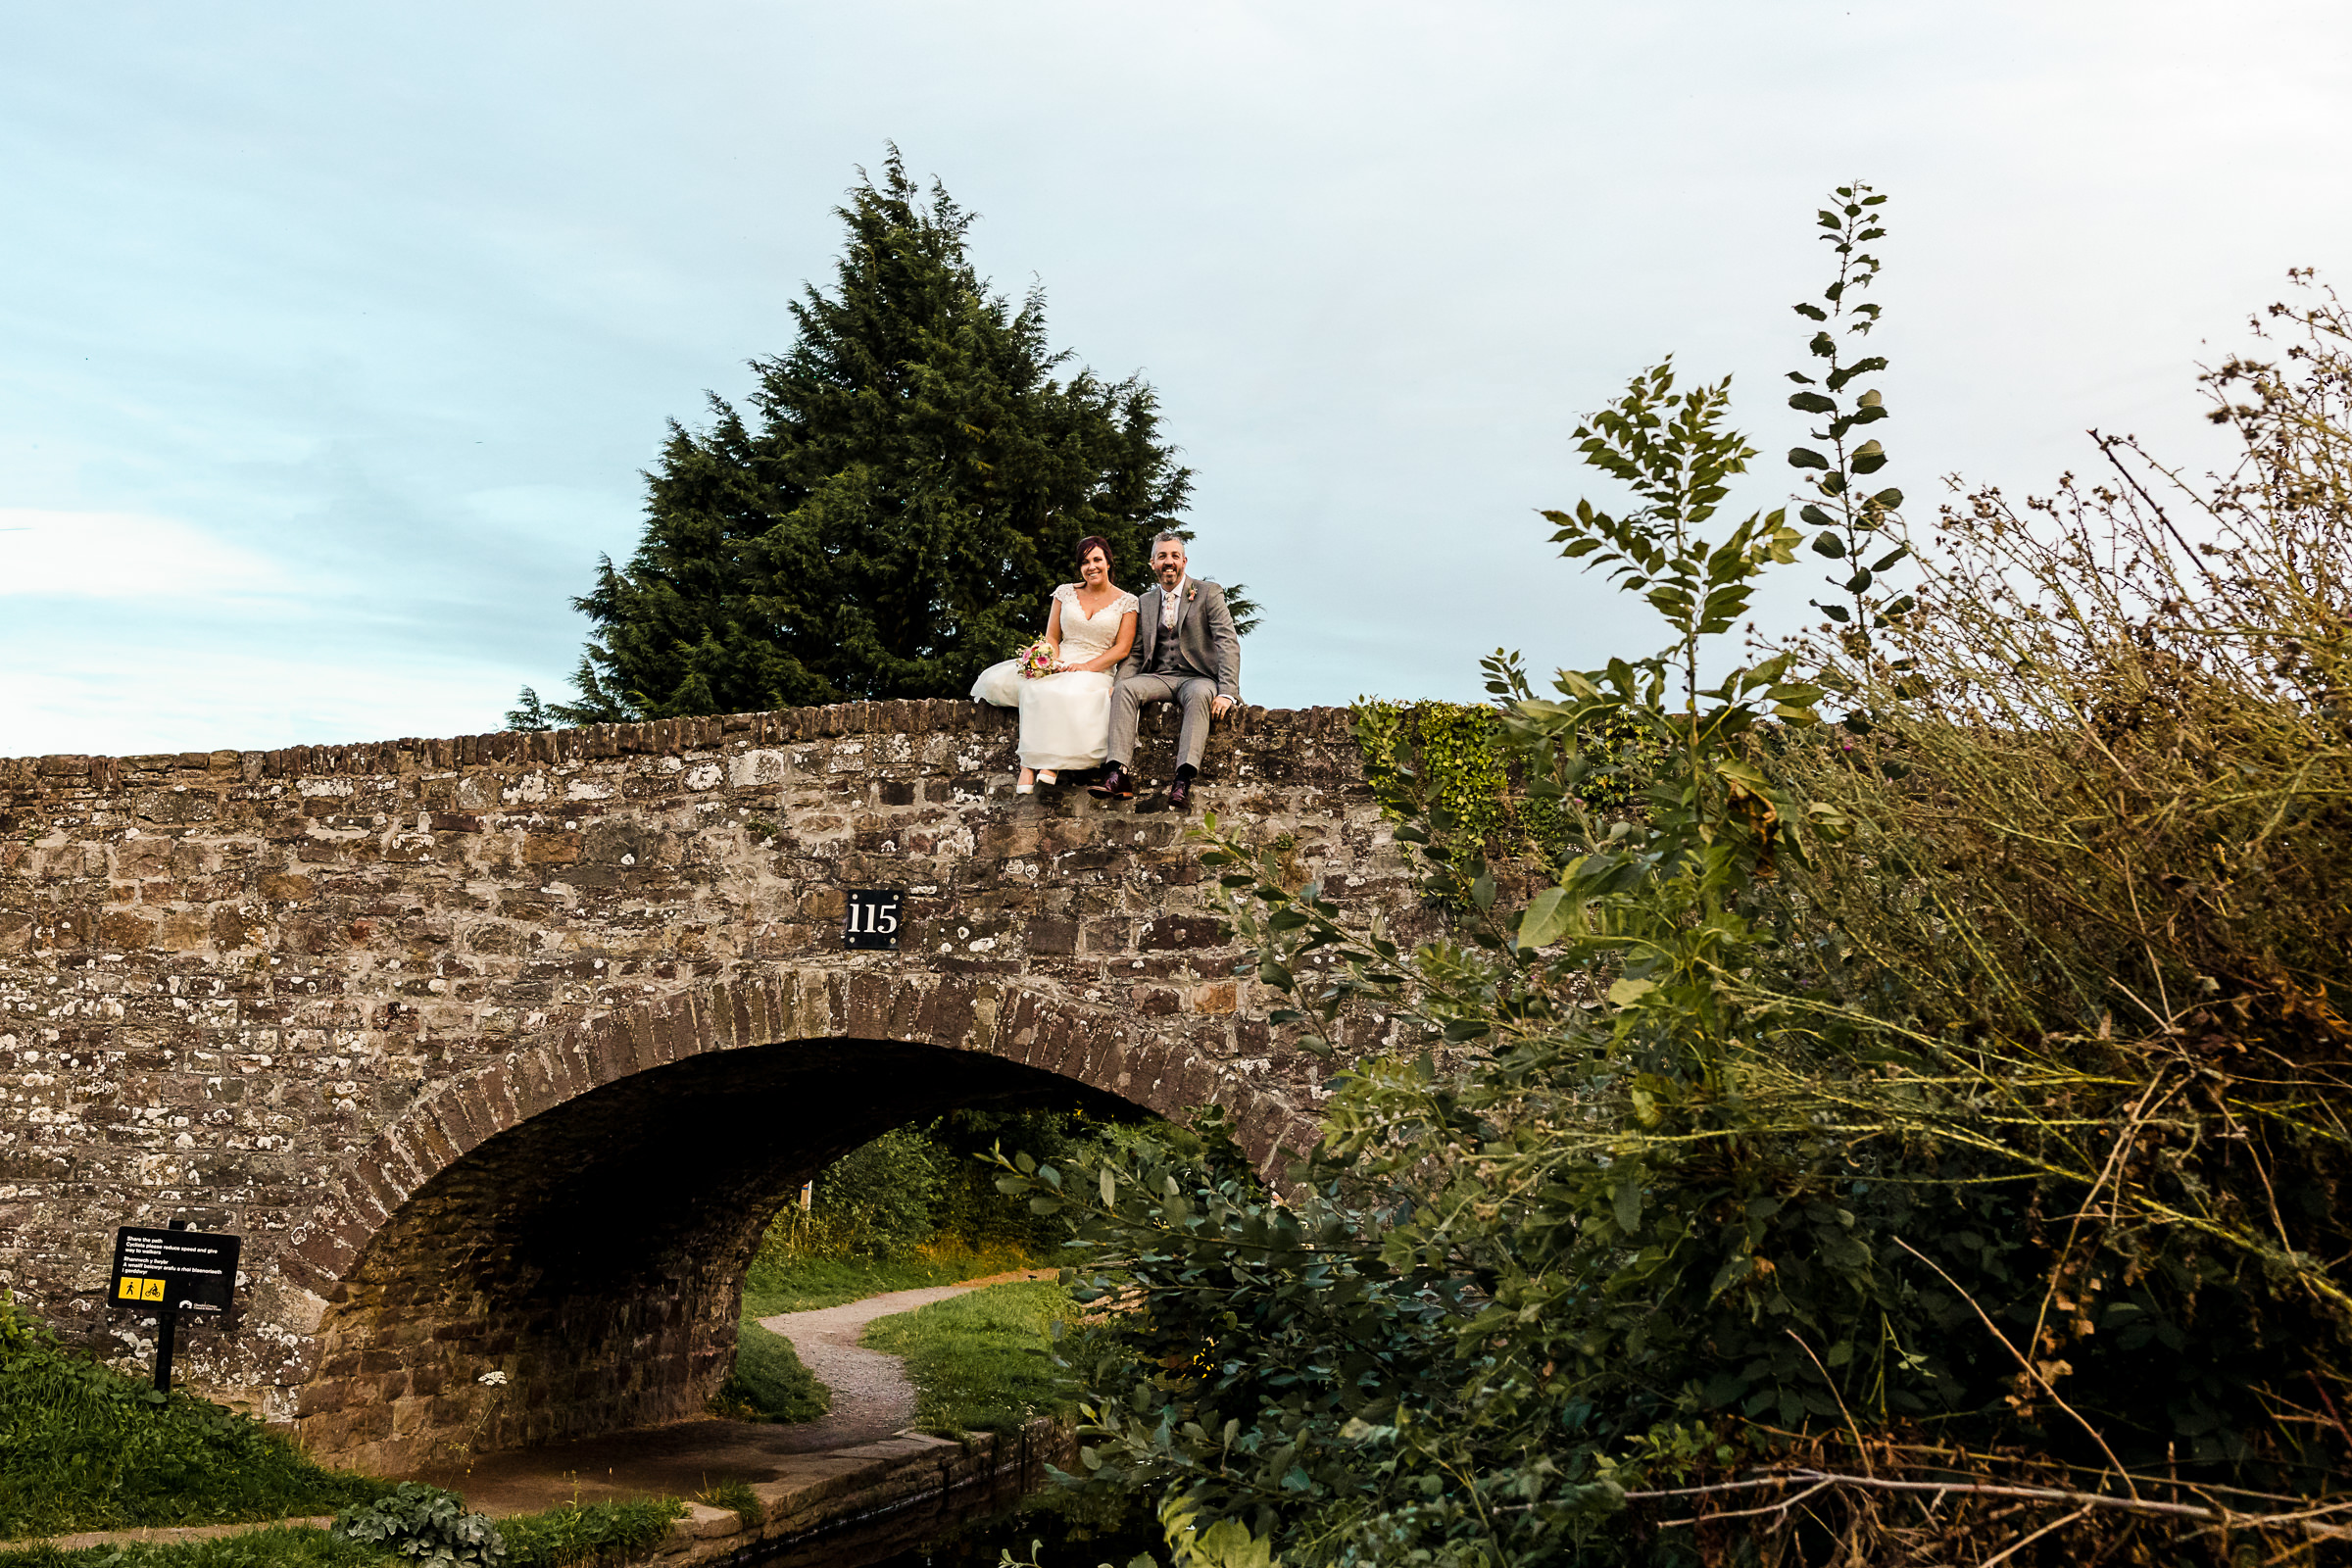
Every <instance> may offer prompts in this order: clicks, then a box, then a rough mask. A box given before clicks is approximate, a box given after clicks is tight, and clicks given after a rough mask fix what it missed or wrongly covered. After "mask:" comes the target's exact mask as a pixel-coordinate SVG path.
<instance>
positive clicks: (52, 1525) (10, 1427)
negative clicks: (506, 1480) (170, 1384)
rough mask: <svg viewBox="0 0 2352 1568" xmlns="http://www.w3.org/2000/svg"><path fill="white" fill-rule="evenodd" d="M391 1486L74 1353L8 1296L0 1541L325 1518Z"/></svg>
mask: <svg viewBox="0 0 2352 1568" xmlns="http://www.w3.org/2000/svg"><path fill="white" fill-rule="evenodd" d="M388 1485H389V1484H388V1483H386V1482H382V1481H377V1480H374V1479H371V1478H369V1477H367V1476H359V1475H351V1474H348V1473H344V1472H338V1471H330V1470H323V1469H320V1468H319V1466H318V1465H315V1464H313V1463H312V1462H311V1461H310V1460H309V1459H307V1458H305V1457H303V1455H302V1454H301V1453H300V1452H298V1451H297V1450H296V1449H295V1448H294V1446H292V1445H291V1444H289V1443H288V1442H286V1441H285V1439H283V1438H281V1437H279V1436H278V1435H276V1434H275V1433H272V1432H270V1431H268V1430H267V1429H265V1428H264V1427H263V1426H262V1425H261V1423H260V1422H258V1421H254V1420H252V1419H250V1418H249V1417H246V1416H242V1415H239V1414H237V1413H236V1412H235V1411H233V1410H228V1409H225V1408H223V1407H222V1406H221V1405H218V1404H214V1403H212V1402H211V1401H209V1400H206V1399H201V1398H198V1397H195V1396H194V1395H191V1394H189V1393H187V1392H186V1391H184V1390H174V1391H173V1392H172V1393H171V1394H169V1395H164V1394H159V1393H157V1392H156V1391H155V1389H154V1388H153V1387H152V1386H151V1385H150V1384H149V1383H148V1381H147V1380H146V1379H144V1378H137V1377H131V1376H128V1375H126V1374H124V1373H121V1372H117V1371H115V1370H113V1369H112V1368H110V1367H106V1366H102V1365H100V1364H99V1363H98V1362H97V1361H95V1360H93V1359H92V1358H90V1357H89V1356H87V1355H82V1354H76V1353H73V1352H70V1351H68V1350H66V1349H64V1348H62V1347H60V1346H59V1345H58V1343H57V1341H56V1339H55V1337H54V1336H52V1335H51V1334H50V1332H49V1331H48V1329H47V1328H45V1327H44V1326H42V1325H41V1324H40V1323H39V1322H38V1321H37V1320H35V1319H34V1318H32V1317H31V1316H30V1315H29V1314H27V1313H25V1312H24V1311H23V1310H21V1309H20V1308H18V1307H17V1306H16V1304H15V1303H14V1302H13V1301H12V1300H11V1299H9V1298H8V1297H7V1295H6V1294H5V1293H0V1536H31V1535H47V1534H54V1533H57V1532H60V1531H70V1530H104V1529H113V1528H119V1527H123V1526H135V1525H193V1524H228V1523H235V1522H238V1521H243V1520H264V1519H282V1518H285V1517H287V1516H288V1515H292V1514H308V1513H327V1512H331V1511H332V1510H334V1509H336V1508H339V1507H341V1506H343V1505H344V1504H346V1503H350V1502H356V1501H361V1500H365V1499H367V1498H370V1497H374V1496H378V1495H381V1494H382V1493H384V1492H385V1491H386V1490H387V1488H388Z"/></svg>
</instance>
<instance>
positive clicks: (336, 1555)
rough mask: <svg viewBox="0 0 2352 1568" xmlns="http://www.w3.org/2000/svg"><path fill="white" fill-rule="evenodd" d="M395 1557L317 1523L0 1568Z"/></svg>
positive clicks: (212, 1566)
mask: <svg viewBox="0 0 2352 1568" xmlns="http://www.w3.org/2000/svg"><path fill="white" fill-rule="evenodd" d="M507 1560H508V1562H509V1563H512V1562H513V1561H514V1559H513V1558H512V1557H510V1558H509V1559H507ZM396 1561H398V1559H397V1558H387V1557H385V1556H384V1555H383V1554H382V1553H381V1552H380V1551H379V1550H378V1548H376V1547H375V1546H372V1545H369V1544H366V1543H364V1542H358V1541H344V1540H342V1539H340V1538H339V1537H336V1536H330V1535H328V1534H327V1533H326V1532H325V1531H323V1530H320V1529H319V1528H318V1527H317V1526H315V1525H274V1526H270V1527H267V1528H265V1529H261V1530H247V1531H243V1532H240V1533H239V1534H237V1535H233V1536H221V1537H219V1538H217V1539H215V1540H212V1541H172V1542H154V1543H148V1542H136V1543H130V1544H123V1545H113V1546H83V1547H80V1548H78V1549H76V1550H73V1551H61V1550H59V1549H58V1548H57V1547H55V1546H21V1547H18V1548H16V1549H14V1550H9V1551H0V1568H377V1565H381V1564H385V1563H389V1562H396Z"/></svg>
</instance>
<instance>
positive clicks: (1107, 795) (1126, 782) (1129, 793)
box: [1086, 762, 1135, 801]
mask: <svg viewBox="0 0 2352 1568" xmlns="http://www.w3.org/2000/svg"><path fill="white" fill-rule="evenodd" d="M1086 793H1087V794H1089V795H1099V796H1101V797H1102V798H1103V800H1106V801H1132V800H1134V799H1135V780H1134V779H1132V778H1129V777H1128V776H1127V769H1125V768H1124V767H1121V766H1120V765H1119V764H1118V763H1116V762H1113V763H1111V764H1110V766H1108V767H1106V768H1104V769H1103V776H1102V777H1101V778H1099V779H1097V780H1095V781H1094V782H1093V783H1092V784H1089V785H1088V786H1087V787H1086Z"/></svg>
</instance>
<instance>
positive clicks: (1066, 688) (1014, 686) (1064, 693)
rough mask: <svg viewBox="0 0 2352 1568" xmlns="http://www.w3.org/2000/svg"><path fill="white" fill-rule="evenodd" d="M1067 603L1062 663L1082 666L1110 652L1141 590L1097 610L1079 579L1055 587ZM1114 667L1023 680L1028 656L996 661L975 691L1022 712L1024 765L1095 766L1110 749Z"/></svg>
mask: <svg viewBox="0 0 2352 1568" xmlns="http://www.w3.org/2000/svg"><path fill="white" fill-rule="evenodd" d="M1054 598H1055V599H1057V600H1059V601H1060V602H1061V662H1063V663H1065V664H1082V663H1084V662H1087V661H1088V660H1090V659H1099V658H1101V657H1102V656H1103V655H1104V654H1106V653H1108V652H1110V649H1111V645H1112V644H1114V643H1116V642H1117V641H1118V640H1119V619H1120V617H1121V616H1124V615H1129V614H1133V613H1135V608H1136V600H1135V595H1133V594H1121V595H1119V596H1118V597H1117V598H1116V599H1113V600H1112V601H1111V602H1110V603H1109V604H1107V605H1104V606H1103V608H1102V609H1101V610H1098V611H1096V612H1095V613H1093V614H1091V615H1090V614H1088V613H1086V612H1085V611H1084V610H1082V609H1080V608H1079V605H1078V585H1077V584H1076V583H1074V582H1065V583H1063V584H1062V585H1061V586H1060V587H1058V588H1056V589H1054ZM1110 686H1111V678H1110V671H1109V670H1107V669H1100V670H1097V669H1086V670H1074V669H1065V670H1062V671H1060V672H1058V673H1056V674H1052V675H1040V676H1039V677H1038V678H1037V679H1035V680H1023V679H1021V662H1020V661H1019V660H1017V659H1007V660H1006V661H1005V662H1003V663H1002V664H991V665H989V666H988V668H986V669H984V670H982V671H981V672H980V678H979V679H978V680H976V681H974V682H972V696H973V697H974V698H975V699H976V700H978V701H980V702H983V703H994V704H996V705H997V706H998V707H999V708H1017V709H1019V710H1020V711H1021V765H1022V766H1023V767H1030V768H1064V767H1096V766H1100V765H1101V764H1102V761H1103V757H1104V756H1105V755H1106V754H1107V753H1108V752H1109V750H1110Z"/></svg>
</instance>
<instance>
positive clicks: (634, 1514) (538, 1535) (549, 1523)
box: [498, 1497, 686, 1568]
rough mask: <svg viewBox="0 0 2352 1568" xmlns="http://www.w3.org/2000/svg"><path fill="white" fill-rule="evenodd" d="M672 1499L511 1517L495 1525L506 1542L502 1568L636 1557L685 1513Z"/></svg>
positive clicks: (601, 1564) (558, 1567)
mask: <svg viewBox="0 0 2352 1568" xmlns="http://www.w3.org/2000/svg"><path fill="white" fill-rule="evenodd" d="M685 1511H686V1505H685V1504H684V1503H682V1502H679V1501H678V1500H677V1499H676V1498H674V1497H662V1498H658V1499H656V1500H653V1501H641V1502H590V1503H572V1504H570V1505H568V1506H565V1507H562V1508H549V1509H546V1510H544V1511H542V1512H539V1513H520V1514H514V1515H511V1516H509V1517H507V1518H505V1519H501V1520H500V1521H499V1522H498V1530H499V1534H500V1535H501V1536H503V1537H505V1538H506V1543H507V1560H506V1563H505V1565H504V1568H567V1565H569V1564H572V1563H589V1564H593V1565H597V1568H605V1565H611V1564H616V1563H623V1562H627V1561H629V1560H631V1559H632V1558H636V1557H641V1556H643V1555H645V1554H646V1553H647V1552H649V1551H651V1550H652V1549H653V1548H654V1547H656V1546H658V1545H660V1544H662V1542H663V1541H664V1540H666V1539H667V1538H668V1536H669V1524H670V1521H671V1520H673V1519H676V1518H677V1517H679V1516H680V1515H681V1514H683V1513H685Z"/></svg>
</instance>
